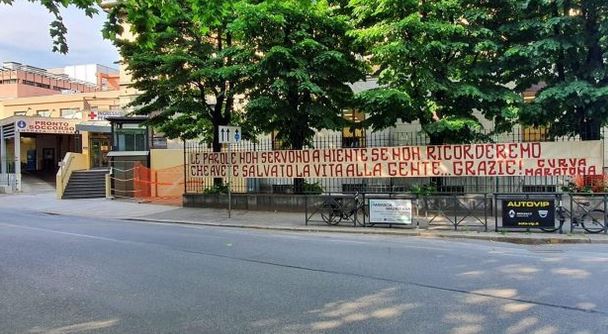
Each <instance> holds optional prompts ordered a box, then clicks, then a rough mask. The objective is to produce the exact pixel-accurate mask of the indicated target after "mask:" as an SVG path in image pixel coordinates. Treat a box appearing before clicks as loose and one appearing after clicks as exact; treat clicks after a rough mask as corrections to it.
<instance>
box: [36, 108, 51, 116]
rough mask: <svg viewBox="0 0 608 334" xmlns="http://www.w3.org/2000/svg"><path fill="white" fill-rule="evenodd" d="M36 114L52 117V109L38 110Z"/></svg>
mask: <svg viewBox="0 0 608 334" xmlns="http://www.w3.org/2000/svg"><path fill="white" fill-rule="evenodd" d="M36 116H38V117H51V111H50V110H48V109H45V110H36Z"/></svg>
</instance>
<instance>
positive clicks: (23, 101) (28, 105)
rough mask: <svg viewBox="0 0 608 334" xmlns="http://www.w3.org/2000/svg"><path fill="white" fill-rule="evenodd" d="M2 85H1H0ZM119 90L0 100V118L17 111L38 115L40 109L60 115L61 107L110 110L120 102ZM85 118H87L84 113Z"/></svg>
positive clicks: (53, 115) (56, 115) (53, 114)
mask: <svg viewBox="0 0 608 334" xmlns="http://www.w3.org/2000/svg"><path fill="white" fill-rule="evenodd" d="M0 87H1V86H0ZM118 95H119V92H118V91H108V92H96V93H86V94H73V95H62V94H55V95H47V96H40V97H24V98H15V99H9V100H3V101H0V105H2V106H1V107H0V119H3V118H6V117H11V116H13V115H14V113H15V112H16V111H28V109H29V113H28V116H36V111H38V110H49V111H51V117H60V116H61V109H63V108H74V109H79V110H88V109H89V107H91V108H97V109H99V110H109V109H110V106H115V105H118V104H119V101H120V100H119V98H118ZM83 118H85V119H86V118H87V116H86V115H83Z"/></svg>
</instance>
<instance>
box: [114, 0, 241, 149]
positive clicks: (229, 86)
mask: <svg viewBox="0 0 608 334" xmlns="http://www.w3.org/2000/svg"><path fill="white" fill-rule="evenodd" d="M233 5H234V1H219V0H218V1H211V2H209V1H189V0H168V1H162V2H159V1H154V0H125V1H120V2H119V3H118V4H117V5H116V6H115V7H113V9H112V11H111V12H110V16H109V21H108V23H107V24H106V27H105V29H104V30H105V35H106V36H107V37H108V38H111V39H113V41H114V43H115V44H116V46H117V47H118V48H119V51H120V54H121V56H122V58H123V60H124V62H125V64H126V69H127V70H128V72H129V73H130V74H131V75H132V84H131V85H132V87H133V88H136V89H138V90H139V91H140V92H141V93H140V94H139V95H138V96H137V97H136V98H135V100H134V101H133V102H132V103H131V106H133V107H136V110H135V113H136V114H140V115H148V116H150V121H149V123H150V124H151V125H154V126H159V127H160V129H161V130H162V131H164V132H165V134H166V135H167V136H168V137H171V138H178V137H179V138H184V139H186V138H198V137H203V138H206V139H209V140H211V141H212V143H213V150H214V151H215V152H219V151H220V150H221V144H220V143H219V136H218V132H217V127H218V126H220V125H228V124H229V123H230V122H231V120H232V117H233V112H234V108H235V103H234V102H235V95H236V94H238V93H239V92H240V91H241V89H242V88H241V84H240V83H241V81H242V80H241V78H242V76H243V71H244V70H243V68H244V67H243V66H242V65H240V63H242V62H243V60H245V59H249V57H250V55H249V54H247V53H246V50H244V49H243V48H242V47H240V46H239V45H237V44H236V43H235V41H234V39H233V35H232V32H231V31H230V30H229V29H228V24H229V23H230V22H231V20H232V17H233V15H234V13H233V11H234V6H233ZM125 24H127V26H128V27H130V30H131V33H133V35H134V37H133V38H131V39H127V38H124V39H123V38H120V35H121V33H123V25H125Z"/></svg>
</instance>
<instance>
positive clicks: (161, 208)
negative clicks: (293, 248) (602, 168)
mask: <svg viewBox="0 0 608 334" xmlns="http://www.w3.org/2000/svg"><path fill="white" fill-rule="evenodd" d="M2 208H13V209H14V208H23V209H24V210H31V211H37V212H45V213H51V214H59V215H72V216H84V217H94V218H111V219H123V220H131V221H142V222H150V223H178V224H192V225H204V226H221V227H232V228H251V229H259V230H277V231H294V232H332V233H334V232H338V233H360V234H383V235H402V236H418V237H427V238H457V239H477V240H486V241H501V242H511V243H520V244H551V243H605V244H608V236H607V235H605V234H582V233H576V234H567V233H564V234H558V233H537V232H534V233H526V232H498V233H496V232H493V231H492V229H493V226H488V229H489V230H490V231H492V232H478V231H474V230H472V229H473V228H471V230H469V231H467V230H464V231H454V230H452V227H451V225H444V226H432V228H430V229H426V228H420V229H418V228H400V227H395V228H388V227H385V226H381V227H380V226H379V227H353V226H352V225H350V226H348V224H346V223H342V224H341V225H338V226H329V225H327V224H325V223H323V222H320V221H319V222H311V223H310V224H309V225H308V226H306V225H305V217H304V213H286V212H259V211H240V210H233V211H232V215H231V218H228V211H227V210H225V209H211V208H181V207H174V206H165V205H155V204H148V203H137V202H134V201H130V200H107V199H80V200H58V199H56V198H55V193H54V192H50V191H45V192H39V193H37V194H31V193H30V194H16V195H0V210H1V209H2ZM317 219H319V218H317Z"/></svg>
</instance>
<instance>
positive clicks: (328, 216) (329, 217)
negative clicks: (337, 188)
mask: <svg viewBox="0 0 608 334" xmlns="http://www.w3.org/2000/svg"><path fill="white" fill-rule="evenodd" d="M320 211H321V218H323V221H324V222H325V223H326V224H328V225H338V224H340V222H341V221H342V215H341V212H340V210H339V209H337V208H336V206H335V205H333V204H329V203H326V204H324V205H323V207H321V210H320Z"/></svg>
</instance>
